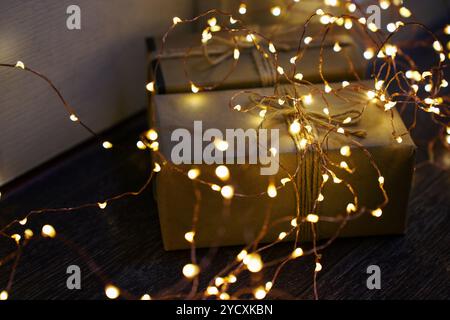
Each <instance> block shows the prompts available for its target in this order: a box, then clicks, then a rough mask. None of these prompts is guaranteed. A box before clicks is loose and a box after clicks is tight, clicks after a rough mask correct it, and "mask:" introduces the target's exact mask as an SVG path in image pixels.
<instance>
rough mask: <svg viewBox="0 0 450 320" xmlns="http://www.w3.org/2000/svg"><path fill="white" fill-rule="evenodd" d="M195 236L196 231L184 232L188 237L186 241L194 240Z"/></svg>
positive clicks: (185, 237) (185, 236)
mask: <svg viewBox="0 0 450 320" xmlns="http://www.w3.org/2000/svg"><path fill="white" fill-rule="evenodd" d="M194 237H195V232H194V231H189V232H186V233H185V234H184V239H186V241H187V242H190V243H192V242H194Z"/></svg>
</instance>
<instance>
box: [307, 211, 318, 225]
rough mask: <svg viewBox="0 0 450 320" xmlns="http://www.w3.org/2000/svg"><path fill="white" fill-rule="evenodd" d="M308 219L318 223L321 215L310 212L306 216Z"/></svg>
mask: <svg viewBox="0 0 450 320" xmlns="http://www.w3.org/2000/svg"><path fill="white" fill-rule="evenodd" d="M306 221H308V222H311V223H317V222H318V221H319V216H318V215H317V214H312V213H311V214H308V215H307V216H306Z"/></svg>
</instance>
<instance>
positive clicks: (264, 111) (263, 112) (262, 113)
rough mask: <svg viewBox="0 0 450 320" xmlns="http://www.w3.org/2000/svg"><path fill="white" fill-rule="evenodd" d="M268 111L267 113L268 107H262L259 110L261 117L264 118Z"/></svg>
mask: <svg viewBox="0 0 450 320" xmlns="http://www.w3.org/2000/svg"><path fill="white" fill-rule="evenodd" d="M266 113H267V110H266V109H262V110H261V111H260V112H259V116H260V117H261V118H264V117H265V116H266Z"/></svg>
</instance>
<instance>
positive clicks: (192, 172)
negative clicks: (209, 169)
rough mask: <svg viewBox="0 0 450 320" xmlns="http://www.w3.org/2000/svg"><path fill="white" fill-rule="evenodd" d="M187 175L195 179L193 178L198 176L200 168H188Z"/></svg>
mask: <svg viewBox="0 0 450 320" xmlns="http://www.w3.org/2000/svg"><path fill="white" fill-rule="evenodd" d="M187 175H188V177H189V179H191V180H195V179H197V178H198V176H200V170H199V169H197V168H194V169H190V170H189V171H188V174H187Z"/></svg>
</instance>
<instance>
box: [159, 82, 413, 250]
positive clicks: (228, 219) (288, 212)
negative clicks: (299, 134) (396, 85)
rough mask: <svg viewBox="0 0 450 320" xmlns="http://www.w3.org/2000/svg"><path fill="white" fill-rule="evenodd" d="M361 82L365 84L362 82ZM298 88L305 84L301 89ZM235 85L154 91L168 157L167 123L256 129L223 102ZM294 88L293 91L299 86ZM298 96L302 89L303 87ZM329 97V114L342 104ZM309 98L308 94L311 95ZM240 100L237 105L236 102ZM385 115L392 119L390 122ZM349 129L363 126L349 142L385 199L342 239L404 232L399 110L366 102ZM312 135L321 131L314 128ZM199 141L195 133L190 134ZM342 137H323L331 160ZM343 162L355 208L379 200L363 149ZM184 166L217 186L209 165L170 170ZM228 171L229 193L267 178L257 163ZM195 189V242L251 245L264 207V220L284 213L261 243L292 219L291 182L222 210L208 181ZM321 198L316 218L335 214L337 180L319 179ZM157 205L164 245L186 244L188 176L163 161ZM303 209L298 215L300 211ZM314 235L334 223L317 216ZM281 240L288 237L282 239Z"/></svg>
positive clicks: (343, 196) (285, 138)
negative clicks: (231, 187) (205, 89)
mask: <svg viewBox="0 0 450 320" xmlns="http://www.w3.org/2000/svg"><path fill="white" fill-rule="evenodd" d="M362 84H363V85H364V84H365V85H367V88H369V87H370V86H373V83H372V82H370V83H369V82H367V83H364V82H363V83H362ZM347 88H351V86H350V87H347ZM303 90H306V89H303ZM252 91H254V92H257V93H260V94H262V95H271V94H273V88H260V89H254V90H252ZM236 92H237V91H235V90H227V91H214V92H200V93H198V94H192V93H189V94H166V95H156V96H155V108H154V110H153V111H154V112H155V115H154V117H155V120H156V129H157V130H158V132H159V134H160V141H159V143H160V151H161V153H162V154H163V155H164V156H165V157H166V158H167V159H169V160H170V159H171V150H172V148H173V147H174V145H175V144H177V142H174V141H171V134H172V132H173V131H174V130H175V129H178V128H185V129H187V130H189V132H191V133H192V134H193V135H194V133H193V126H194V121H197V120H202V121H203V130H206V129H208V128H217V129H219V130H221V131H222V132H225V129H230V128H242V129H244V130H246V129H248V128H256V127H257V126H258V124H259V123H260V121H261V118H260V117H258V115H253V114H251V113H242V112H237V111H235V110H233V109H230V108H229V107H228V103H229V100H230V98H231V96H233V95H234V94H235V93H236ZM300 92H301V91H300ZM304 92H305V94H306V93H307V91H304ZM340 95H341V96H342V95H344V96H345V95H349V96H351V97H352V99H355V98H357V99H360V100H361V101H362V104H365V103H367V96H366V92H355V91H353V90H350V89H348V90H344V91H343V92H341V93H340ZM326 97H327V99H328V101H329V103H330V106H331V107H330V112H331V113H332V114H333V113H338V112H339V111H343V110H345V109H346V108H348V107H349V106H348V105H347V104H346V103H344V102H343V100H341V99H340V98H337V97H336V96H335V95H333V94H332V93H330V94H328V95H326ZM313 98H314V95H313ZM319 101H320V98H318V97H315V99H314V102H313V104H312V105H310V106H308V109H309V110H311V111H317V112H321V110H322V108H323V103H320V102H319ZM242 103H245V102H244V101H243V102H242ZM391 120H392V122H391ZM392 125H393V126H394V128H395V130H396V132H399V133H401V134H404V135H403V142H402V143H398V142H396V140H395V139H394V137H393V136H392V128H393V127H392ZM276 128H278V129H279V130H280V146H279V161H280V163H282V164H283V166H285V168H287V170H288V171H289V172H291V173H293V172H294V171H295V169H296V165H297V164H296V163H297V162H296V159H297V158H296V156H297V155H296V147H295V146H294V144H293V141H292V139H291V137H290V136H289V133H288V131H287V128H286V126H285V125H284V124H279V125H277V126H276ZM354 129H356V130H359V129H363V130H365V132H366V133H367V136H366V137H365V138H357V140H358V141H359V142H360V143H361V144H362V145H363V146H364V147H365V148H366V149H367V150H368V151H369V152H370V153H371V155H372V157H373V159H374V161H375V163H376V164H377V165H378V167H379V169H380V171H381V174H382V175H383V176H384V178H385V189H386V191H387V194H388V196H389V203H388V205H387V206H386V207H385V208H383V215H382V216H381V217H379V218H375V217H373V216H371V215H370V214H364V215H362V216H361V217H359V218H357V219H355V220H351V221H349V222H348V223H347V225H346V226H345V227H344V229H343V230H342V231H341V233H340V236H342V237H356V236H370V235H388V234H402V233H403V232H404V230H405V221H406V209H407V203H408V196H409V191H410V186H411V180H412V175H413V168H414V156H415V145H414V143H413V141H412V140H411V138H410V136H409V135H408V134H407V130H406V128H405V126H404V124H403V122H402V120H401V118H400V116H399V114H398V113H397V112H396V111H395V110H393V113H392V115H391V113H390V112H384V110H383V108H382V107H380V106H377V105H376V104H375V103H372V102H371V103H370V104H369V105H368V106H367V108H366V110H365V112H364V113H363V116H362V118H361V120H360V122H359V123H357V124H356V125H355V127H354ZM318 134H319V136H318V138H319V140H320V139H321V138H322V136H321V135H322V134H323V133H321V132H320V130H319V133H318ZM199 138H200V139H201V137H198V136H197V137H195V135H194V139H199ZM347 139H348V138H347V137H345V136H344V135H331V136H330V137H329V140H328V142H327V144H328V156H329V158H330V159H331V160H333V161H335V162H337V163H339V161H342V158H343V157H342V155H341V154H340V152H339V148H340V146H342V144H343V143H346V141H347ZM345 160H346V161H347V162H348V163H349V165H350V166H351V167H353V168H356V171H355V172H354V173H353V174H347V175H345V180H346V181H348V182H350V183H351V184H352V186H353V187H354V189H355V190H356V192H357V194H358V197H359V201H360V207H366V208H368V209H374V208H376V206H377V205H379V204H380V203H381V202H382V201H383V196H382V193H381V191H380V189H379V185H378V180H377V179H378V176H377V174H376V172H375V170H374V169H373V167H372V166H371V164H370V162H369V161H368V158H367V156H366V154H365V153H364V152H363V151H362V150H361V149H359V148H353V147H352V156H351V158H346V159H345ZM192 167H196V168H199V169H200V171H201V177H202V179H204V180H207V181H212V182H213V183H217V184H218V185H224V183H223V182H221V181H220V180H219V179H218V178H217V177H216V176H215V174H214V171H215V168H216V167H217V165H207V164H197V165H187V164H182V165H179V166H178V168H179V169H181V170H183V171H184V172H187V171H188V170H189V169H191V168H192ZM227 167H228V168H229V169H230V172H231V179H232V181H231V183H232V184H233V185H234V186H235V190H236V192H237V193H241V194H258V193H261V192H264V191H266V189H267V185H268V183H269V179H272V178H273V177H271V176H263V175H261V174H260V166H259V165H243V164H228V165H227ZM285 176H286V174H285V173H284V172H282V171H281V170H280V172H279V173H278V174H276V176H275V177H276V179H275V181H280V179H281V178H283V177H285ZM197 187H198V188H199V190H200V193H201V201H200V203H199V205H200V207H199V210H200V211H199V214H200V218H199V220H198V226H197V233H196V245H197V246H198V247H211V246H226V245H242V244H248V243H251V242H252V241H253V240H254V239H255V237H256V236H257V235H258V232H259V231H260V229H261V227H262V225H263V223H264V218H265V214H266V213H267V210H268V209H269V208H270V210H271V217H270V220H271V221H275V220H278V219H282V218H284V219H285V223H281V224H278V225H276V226H275V227H273V228H271V229H270V230H269V232H268V233H267V235H266V236H265V237H264V238H263V239H262V242H271V241H273V240H275V239H276V238H277V237H278V235H279V233H280V232H281V231H286V230H288V229H289V221H290V220H291V219H292V218H294V217H295V193H294V191H293V188H290V187H285V188H283V189H280V190H279V192H278V196H277V197H276V198H275V199H271V198H269V197H268V196H267V195H265V196H260V197H249V198H241V197H234V198H233V199H232V202H231V207H230V209H229V211H227V210H224V206H223V198H222V196H221V194H220V192H216V191H213V190H211V188H210V187H209V186H205V185H201V184H198V185H197ZM323 195H324V196H325V200H324V201H323V202H321V203H320V206H319V208H318V213H317V214H318V215H319V216H336V215H337V214H342V213H344V214H345V210H346V205H347V204H348V203H349V202H352V199H353V198H352V197H351V196H350V194H349V192H348V191H347V190H346V189H345V188H344V187H343V186H342V184H334V183H327V184H326V185H325V189H324V191H323ZM155 197H156V199H157V204H158V211H159V217H160V223H161V230H162V237H163V242H164V247H165V249H167V250H175V249H183V248H188V247H189V243H188V242H187V241H186V240H185V239H184V234H185V233H186V232H188V231H190V230H191V228H192V216H193V211H194V204H195V196H194V185H193V181H191V180H189V179H188V178H187V177H186V176H185V175H183V174H181V173H180V172H178V171H176V170H173V169H171V168H170V166H167V167H163V169H162V171H161V172H159V173H158V175H157V179H156V186H155ZM302 214H304V213H302ZM317 227H318V237H319V238H328V237H331V236H332V235H334V233H335V232H336V230H337V227H338V224H336V223H329V222H324V221H322V220H320V221H319V222H318V223H317ZM300 237H301V240H304V241H308V240H311V234H310V233H308V232H302V233H301V234H300ZM286 239H287V240H289V238H286Z"/></svg>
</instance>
